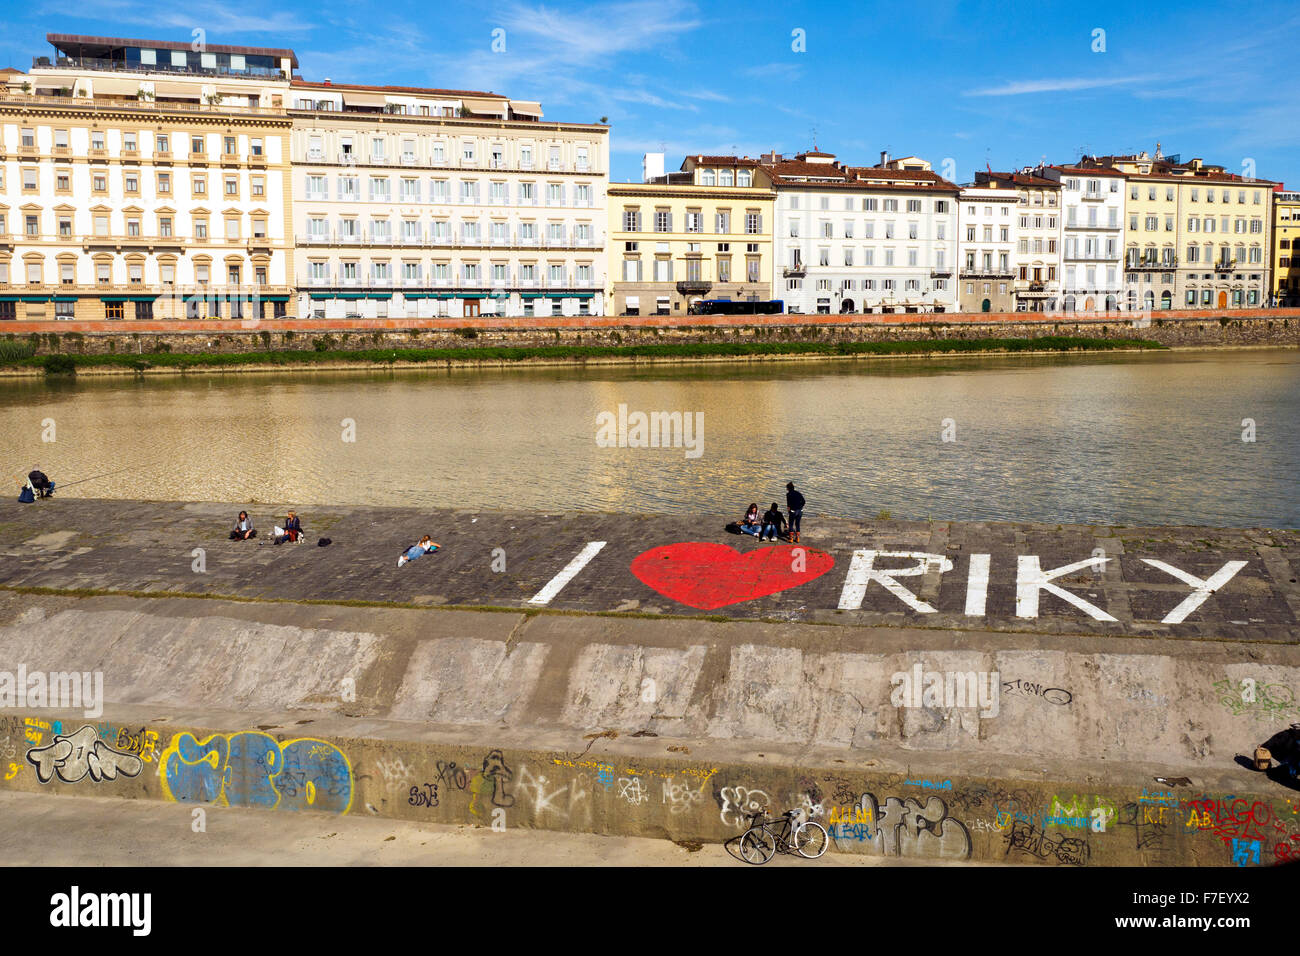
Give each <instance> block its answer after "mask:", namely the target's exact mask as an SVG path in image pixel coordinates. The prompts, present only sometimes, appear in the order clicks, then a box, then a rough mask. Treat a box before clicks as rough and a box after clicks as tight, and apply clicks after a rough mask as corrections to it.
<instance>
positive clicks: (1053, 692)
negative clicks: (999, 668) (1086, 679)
mask: <svg viewBox="0 0 1300 956" xmlns="http://www.w3.org/2000/svg"><path fill="white" fill-rule="evenodd" d="M1002 696H1003V697H1025V698H1028V699H1030V700H1041V701H1045V702H1047V703H1049V704H1056V705H1058V706H1060V707H1064V706H1066V705H1067V704H1069V703H1070V701H1072V700H1074V695H1073V694H1072V693H1070V692H1069V691H1068V690H1064V689H1062V688H1060V687H1048V686H1047V685H1046V684H1040V683H1037V682H1035V681H1026V680H1021V679H1020V678H1018V677H1017V678H1016V679H1014V680H1004V681H1003V682H1002Z"/></svg>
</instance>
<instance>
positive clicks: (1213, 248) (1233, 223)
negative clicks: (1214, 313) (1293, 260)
mask: <svg viewBox="0 0 1300 956" xmlns="http://www.w3.org/2000/svg"><path fill="white" fill-rule="evenodd" d="M1080 165H1081V166H1085V167H1091V168H1095V169H1105V170H1116V171H1119V172H1121V173H1123V174H1124V176H1125V178H1126V189H1125V191H1126V209H1125V212H1126V216H1125V220H1126V221H1125V227H1126V228H1125V233H1124V285H1125V291H1124V301H1125V303H1126V305H1127V308H1129V309H1130V310H1133V309H1148V310H1161V309H1170V308H1173V309H1215V310H1218V309H1233V308H1247V307H1252V306H1253V307H1258V306H1260V305H1263V304H1265V303H1266V302H1267V301H1268V298H1269V293H1270V291H1271V289H1272V283H1271V280H1270V278H1269V272H1270V268H1271V263H1270V260H1271V258H1272V256H1271V252H1272V244H1271V240H1270V234H1271V232H1272V219H1273V203H1272V190H1273V186H1274V183H1272V182H1269V181H1267V180H1261V179H1246V178H1244V177H1242V176H1238V175H1236V174H1234V173H1229V172H1227V171H1226V169H1225V168H1224V167H1222V166H1216V165H1213V164H1210V163H1206V162H1204V161H1203V160H1201V159H1199V158H1196V159H1192V160H1190V161H1188V162H1186V163H1184V162H1182V161H1181V159H1180V157H1177V156H1168V157H1167V156H1164V155H1163V154H1162V153H1161V150H1160V144H1158V143H1157V144H1156V151H1155V154H1154V155H1149V154H1147V153H1146V152H1139V153H1136V154H1134V155H1129V156H1095V157H1085V158H1084V159H1083V160H1082V161H1081V162H1080Z"/></svg>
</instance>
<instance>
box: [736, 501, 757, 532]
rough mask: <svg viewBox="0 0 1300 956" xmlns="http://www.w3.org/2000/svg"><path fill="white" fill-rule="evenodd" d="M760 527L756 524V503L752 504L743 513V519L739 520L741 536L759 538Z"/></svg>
mask: <svg viewBox="0 0 1300 956" xmlns="http://www.w3.org/2000/svg"><path fill="white" fill-rule="evenodd" d="M760 530H762V526H761V525H760V524H759V523H758V502H756V501H755V502H752V503H751V504H750V506H749V510H748V511H746V512H745V517H743V518H741V519H740V532H741V534H752V535H753V536H754V537H755V538H757V537H758V536H759V531H760Z"/></svg>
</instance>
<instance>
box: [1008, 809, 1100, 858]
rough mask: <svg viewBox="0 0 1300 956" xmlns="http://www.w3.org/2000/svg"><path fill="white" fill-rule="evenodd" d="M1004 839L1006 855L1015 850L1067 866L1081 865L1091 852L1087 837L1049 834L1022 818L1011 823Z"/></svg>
mask: <svg viewBox="0 0 1300 956" xmlns="http://www.w3.org/2000/svg"><path fill="white" fill-rule="evenodd" d="M1006 841H1007V855H1008V856H1009V855H1010V854H1011V851H1012V850H1015V851H1017V853H1018V854H1026V855H1028V856H1032V857H1035V858H1036V859H1039V860H1042V861H1043V862H1055V863H1059V864H1066V865H1068V866H1083V865H1084V864H1086V863H1087V862H1088V857H1089V856H1090V854H1091V852H1092V850H1091V847H1090V846H1089V845H1088V841H1087V839H1085V838H1083V837H1067V836H1065V835H1064V834H1062V833H1057V834H1054V835H1049V834H1048V833H1047V832H1046V831H1044V830H1042V829H1040V828H1039V827H1036V826H1034V825H1033V824H1032V823H1026V822H1025V821H1023V820H1016V821H1015V822H1013V823H1012V824H1011V829H1010V830H1009V831H1008V832H1007V836H1006Z"/></svg>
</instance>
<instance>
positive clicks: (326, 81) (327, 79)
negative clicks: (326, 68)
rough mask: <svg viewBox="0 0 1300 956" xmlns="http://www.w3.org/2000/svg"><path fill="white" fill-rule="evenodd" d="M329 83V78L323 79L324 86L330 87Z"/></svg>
mask: <svg viewBox="0 0 1300 956" xmlns="http://www.w3.org/2000/svg"><path fill="white" fill-rule="evenodd" d="M330 82H331V81H330V78H329V77H328V76H327V77H325V85H326V86H329V85H330Z"/></svg>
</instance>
